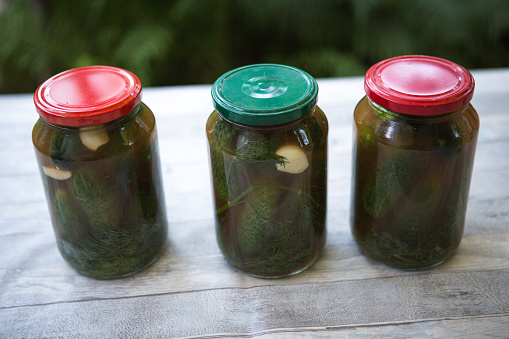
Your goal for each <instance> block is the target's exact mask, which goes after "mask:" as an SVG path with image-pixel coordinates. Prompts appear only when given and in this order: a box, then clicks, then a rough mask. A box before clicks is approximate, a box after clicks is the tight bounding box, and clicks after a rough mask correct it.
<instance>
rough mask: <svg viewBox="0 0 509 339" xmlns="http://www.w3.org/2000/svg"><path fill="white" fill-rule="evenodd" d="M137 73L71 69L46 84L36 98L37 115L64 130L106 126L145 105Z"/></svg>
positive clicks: (109, 69) (108, 69) (93, 68)
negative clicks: (66, 127)
mask: <svg viewBox="0 0 509 339" xmlns="http://www.w3.org/2000/svg"><path fill="white" fill-rule="evenodd" d="M141 96H142V95H141V82H140V80H139V79H138V77H137V76H136V75H134V74H133V73H131V72H129V71H126V70H123V69H120V68H116V67H109V66H90V67H81V68H75V69H71V70H68V71H65V72H62V73H60V74H57V75H55V76H53V77H52V78H50V79H48V80H46V81H45V82H44V83H43V84H42V85H41V86H39V88H38V89H37V91H35V94H34V102H35V107H36V110H37V113H39V115H40V116H41V117H42V118H43V119H45V120H46V121H48V122H50V123H52V124H56V125H62V126H74V127H77V126H85V125H98V124H103V123H106V122H109V121H112V120H115V119H117V118H120V117H121V116H123V115H125V114H127V113H129V112H130V111H131V110H132V109H133V108H134V107H135V106H136V105H137V104H139V103H140V101H141Z"/></svg>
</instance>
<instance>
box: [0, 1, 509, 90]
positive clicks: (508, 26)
mask: <svg viewBox="0 0 509 339" xmlns="http://www.w3.org/2000/svg"><path fill="white" fill-rule="evenodd" d="M403 54H427V55H434V56H439V57H442V58H446V59H449V60H452V61H454V62H457V63H459V64H461V65H463V66H465V67H467V68H469V69H472V68H491V67H509V1H507V0H414V1H408V0H406V1H405V0H168V1H163V0H145V1H129V0H122V1H121V0H72V1H70V0H0V93H20V92H21V93H25V92H33V91H34V90H35V89H36V88H37V86H38V85H39V84H40V83H41V82H43V81H44V80H46V79H47V78H48V77H50V76H52V75H54V74H56V73H59V72H61V71H64V70H66V69H69V68H74V67H79V66H86V65H94V64H102V65H113V66H117V67H122V68H125V69H128V70H130V71H132V72H134V73H135V74H137V75H138V76H139V77H140V79H141V81H142V83H143V85H144V86H145V87H147V86H165V85H182V84H199V83H212V82H213V81H214V80H215V79H216V78H217V77H218V76H220V75H221V74H222V73H224V72H226V71H228V70H230V69H232V68H235V67H238V66H242V65H246V64H252V63H259V62H275V63H282V64H288V65H292V66H296V67H299V68H302V69H304V70H306V71H308V72H309V73H310V74H312V75H313V76H315V77H317V78H323V77H339V76H351V75H363V74H364V73H365V71H366V70H367V69H368V68H369V66H371V65H372V64H374V63H376V62H378V61H380V60H382V59H385V58H388V57H392V56H396V55H403Z"/></svg>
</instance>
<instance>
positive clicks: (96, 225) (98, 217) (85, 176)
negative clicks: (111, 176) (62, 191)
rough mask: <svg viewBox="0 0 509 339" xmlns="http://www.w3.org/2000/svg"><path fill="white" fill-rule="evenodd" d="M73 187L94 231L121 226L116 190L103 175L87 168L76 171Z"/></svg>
mask: <svg viewBox="0 0 509 339" xmlns="http://www.w3.org/2000/svg"><path fill="white" fill-rule="evenodd" d="M72 188H73V192H74V194H75V196H76V198H77V201H78V204H79V205H80V207H81V208H82V209H83V211H84V212H85V213H86V215H87V216H88V220H89V224H90V225H89V226H90V229H91V231H92V233H95V232H103V231H111V230H114V229H117V228H118V227H119V216H118V215H117V208H116V200H115V196H114V194H115V192H114V191H113V190H112V189H111V187H109V186H108V185H107V183H106V182H105V180H104V178H103V177H102V176H99V175H98V174H96V173H92V172H91V170H87V169H83V170H79V171H76V172H75V173H74V175H73V176H72Z"/></svg>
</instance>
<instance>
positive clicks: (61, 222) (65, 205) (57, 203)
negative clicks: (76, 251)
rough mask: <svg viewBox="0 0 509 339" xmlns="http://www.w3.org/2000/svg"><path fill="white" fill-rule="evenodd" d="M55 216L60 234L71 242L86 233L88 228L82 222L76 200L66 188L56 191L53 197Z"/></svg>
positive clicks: (78, 239)
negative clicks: (75, 203)
mask: <svg viewBox="0 0 509 339" xmlns="http://www.w3.org/2000/svg"><path fill="white" fill-rule="evenodd" d="M53 205H54V208H55V216H56V219H57V223H58V233H59V235H60V236H61V237H62V238H63V239H65V240H66V241H70V242H77V241H80V239H82V237H83V236H84V235H85V233H86V230H84V229H83V227H82V225H81V224H80V221H79V218H78V215H79V211H77V210H76V207H75V205H74V201H73V200H72V198H71V197H70V196H69V193H68V192H67V191H66V190H64V189H58V190H56V191H55V195H54V198H53Z"/></svg>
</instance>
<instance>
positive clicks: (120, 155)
mask: <svg viewBox="0 0 509 339" xmlns="http://www.w3.org/2000/svg"><path fill="white" fill-rule="evenodd" d="M140 119H141V118H140ZM140 119H138V120H137V121H132V122H130V123H128V124H130V125H129V128H131V130H129V129H128V125H126V126H124V127H125V128H124V127H122V128H120V129H118V128H115V129H107V133H108V135H109V140H108V142H107V143H106V144H104V145H101V146H100V147H99V148H98V149H97V150H95V151H92V150H90V149H87V148H86V147H83V144H82V142H81V139H80V136H79V133H78V132H77V131H67V132H68V134H66V135H64V136H63V137H64V138H65V140H66V143H67V144H66V145H67V146H69V147H74V149H73V150H72V151H71V152H70V154H71V156H70V158H68V159H66V160H62V159H57V158H58V157H57V156H55V154H57V153H58V152H56V151H55V150H54V148H55V140H56V139H55V138H60V137H62V136H58V133H64V132H63V131H59V130H52V129H49V128H47V127H44V126H42V125H41V123H38V124H36V126H35V128H34V136H36V137H38V138H36V139H38V140H40V141H41V142H39V143H37V144H36V156H37V160H38V163H39V166H40V169H41V176H42V180H43V184H44V186H45V191H46V196H47V200H48V206H49V210H50V214H51V218H52V222H53V228H54V231H55V236H56V240H57V245H58V249H59V251H60V253H61V254H62V256H63V258H64V259H65V260H66V261H67V262H68V263H69V264H70V265H71V266H72V267H73V268H74V269H76V270H77V271H78V272H80V273H81V274H84V275H86V276H90V277H94V278H101V279H108V278H116V277H122V276H126V275H130V274H133V273H136V272H139V271H140V270H142V269H143V268H145V267H147V266H149V265H150V264H151V263H153V262H154V261H155V260H156V259H157V258H158V257H159V255H160V254H161V250H162V247H163V244H164V243H165V241H166V235H167V221H166V210H165V204H164V195H163V191H162V189H163V187H162V178H161V170H160V163H159V153H158V147H157V140H156V131H155V129H153V130H152V133H151V134H150V135H149V136H147V137H146V138H145V139H144V140H140V139H139V135H140V133H139V130H138V128H139V125H137V126H138V127H136V126H132V125H133V124H137V123H141V125H143V124H144V123H146V122H147V121H143V119H142V120H140ZM145 126H146V125H145ZM119 131H124V132H126V131H129V133H131V134H129V133H119ZM136 139H137V140H136ZM48 168H49V169H53V170H55V169H56V172H55V171H53V172H51V171H48ZM59 171H60V172H59ZM52 173H57V175H56V176H55V175H54V174H52ZM59 173H60V174H61V173H64V174H66V173H67V175H64V176H63V177H61V176H59ZM67 177H68V178H67Z"/></svg>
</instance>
